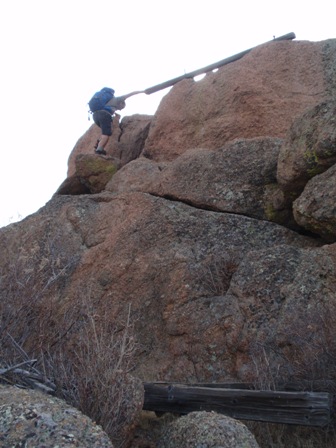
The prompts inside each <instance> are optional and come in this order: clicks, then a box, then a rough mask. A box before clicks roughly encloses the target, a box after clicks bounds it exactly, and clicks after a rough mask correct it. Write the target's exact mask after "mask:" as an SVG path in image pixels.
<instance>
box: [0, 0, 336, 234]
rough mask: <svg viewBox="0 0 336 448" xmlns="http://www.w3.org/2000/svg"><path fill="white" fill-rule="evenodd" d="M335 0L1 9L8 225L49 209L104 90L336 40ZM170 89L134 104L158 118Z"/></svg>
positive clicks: (73, 1)
mask: <svg viewBox="0 0 336 448" xmlns="http://www.w3.org/2000/svg"><path fill="white" fill-rule="evenodd" d="M333 5H334V0H320V1H319V2H313V3H310V2H309V3H308V2H307V1H306V0H305V1H303V0H302V1H301V0H295V1H293V0H282V1H269V0H267V1H266V0H265V1H259V0H254V1H251V0H243V1H239V0H234V1H233V0H232V1H230V2H229V1H225V0H207V1H203V2H196V1H191V0H190V1H189V0H179V1H176V0H170V1H163V0H162V1H161V0H127V1H124V0H120V1H115V0H55V1H54V0H29V1H28V0H11V1H8V2H7V1H6V2H5V1H3V2H1V6H0V41H1V56H0V57H1V71H0V73H1V78H0V98H1V102H0V118H1V120H0V123H1V136H0V139H1V140H0V141H1V151H0V166H1V175H0V194H1V196H0V199H1V202H0V226H3V225H7V224H8V223H9V222H13V221H17V220H19V219H21V218H23V217H25V216H27V215H28V214H31V213H33V212H35V211H37V210H38V209H39V208H40V207H42V206H43V205H44V204H45V203H46V202H47V201H48V200H49V199H50V198H51V197H52V195H53V193H54V192H55V191H56V190H57V188H58V186H59V185H60V184H61V183H62V182H63V180H64V179H65V178H66V173H67V160H68V157H69V154H70V152H71V151H72V149H73V147H74V146H75V144H76V142H77V140H78V139H79V138H80V137H81V136H82V135H83V133H84V132H85V131H86V130H87V129H88V127H89V126H90V125H91V124H92V121H91V122H89V121H88V118H87V110H88V109H87V102H88V100H89V99H90V97H91V95H92V94H93V93H94V92H95V91H96V90H99V89H100V88H101V87H104V86H110V87H113V88H114V89H115V91H116V95H122V94H125V93H128V92H130V91H133V90H142V89H145V88H147V87H150V86H152V85H155V84H158V83H160V82H163V81H165V80H168V79H170V78H173V77H175V76H179V75H182V74H183V73H185V72H190V71H192V70H195V69H197V68H200V67H204V66H206V65H209V64H211V63H213V62H217V61H219V60H221V59H224V58H226V57H228V56H231V55H233V54H235V53H238V52H240V51H243V50H246V49H248V48H252V47H254V46H256V45H258V44H261V43H264V42H266V41H269V40H272V39H273V36H276V37H278V36H281V35H284V34H287V33H289V32H294V33H295V34H296V40H310V41H320V40H325V39H329V38H336V32H335V18H334V10H333ZM166 93H167V90H166V91H164V92H161V93H157V94H153V95H138V96H135V97H133V98H130V99H129V100H127V107H126V109H124V110H123V115H132V114H134V113H141V114H142V113H144V114H154V113H155V110H156V109H157V107H158V104H159V102H160V100H161V98H162V96H163V95H165V94H166Z"/></svg>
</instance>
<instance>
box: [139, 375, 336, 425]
mask: <svg viewBox="0 0 336 448" xmlns="http://www.w3.org/2000/svg"><path fill="white" fill-rule="evenodd" d="M144 387H145V401H144V406H143V409H145V410H151V411H159V412H173V413H178V414H188V413H189V412H193V411H216V412H218V413H221V414H225V415H228V416H230V417H233V418H237V419H241V420H254V421H262V422H272V423H285V424H295V425H303V426H320V427H323V426H326V425H328V424H329V422H330V415H331V407H332V395H331V394H329V393H327V392H285V391H260V390H247V389H221V388H213V387H195V386H186V385H174V384H155V383H145V384H144Z"/></svg>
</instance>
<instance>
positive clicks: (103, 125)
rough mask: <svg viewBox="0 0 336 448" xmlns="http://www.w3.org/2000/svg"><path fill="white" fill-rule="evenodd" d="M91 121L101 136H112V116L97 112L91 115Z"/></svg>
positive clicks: (100, 111) (104, 112)
mask: <svg viewBox="0 0 336 448" xmlns="http://www.w3.org/2000/svg"><path fill="white" fill-rule="evenodd" d="M92 118H93V121H94V122H95V123H96V125H97V126H99V127H100V129H101V130H102V134H103V135H109V136H110V135H112V121H113V120H112V116H111V115H110V114H109V113H108V112H106V111H105V110H97V112H93V114H92Z"/></svg>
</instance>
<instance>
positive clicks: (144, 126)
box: [68, 114, 152, 177]
mask: <svg viewBox="0 0 336 448" xmlns="http://www.w3.org/2000/svg"><path fill="white" fill-rule="evenodd" d="M151 121H152V116H150V115H133V116H132V117H125V118H124V119H123V120H122V122H121V123H120V116H119V115H118V114H116V115H115V117H114V119H113V126H112V136H111V137H110V139H109V141H108V144H107V145H106V148H105V149H106V152H107V155H108V157H111V158H112V159H113V160H114V161H115V163H116V164H117V165H118V166H123V165H125V164H126V163H128V162H130V161H131V160H133V159H135V158H137V157H138V156H139V154H140V153H141V151H142V150H143V147H144V145H145V141H146V138H147V135H148V131H149V126H150V124H151ZM100 134H101V132H100V129H99V127H98V126H96V125H95V124H93V125H92V126H91V127H90V128H89V130H88V131H87V132H86V133H85V134H84V135H83V136H82V137H81V138H80V139H79V140H78V142H77V143H76V145H75V147H74V149H73V151H72V152H71V154H70V156H69V161H68V177H71V176H73V175H75V174H76V173H77V167H76V159H77V156H79V155H83V154H94V146H95V144H96V142H97V140H98V139H99V137H100Z"/></svg>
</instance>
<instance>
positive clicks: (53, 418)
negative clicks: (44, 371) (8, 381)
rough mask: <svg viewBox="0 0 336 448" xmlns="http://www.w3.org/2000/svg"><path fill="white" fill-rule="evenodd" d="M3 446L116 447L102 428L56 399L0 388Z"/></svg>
mask: <svg viewBox="0 0 336 448" xmlns="http://www.w3.org/2000/svg"><path fill="white" fill-rule="evenodd" d="M0 445H1V446H3V447H5V446H6V447H10V446H25V447H27V448H35V447H42V446H43V447H45V448H54V447H56V446H58V447H60V448H61V447H62V448H63V447H64V448H65V447H68V446H80V447H83V448H85V447H87V448H113V445H112V442H111V440H110V439H109V438H108V436H107V435H106V434H105V433H104V431H103V430H102V428H101V427H100V426H98V425H96V424H95V423H94V422H92V421H91V420H90V419H89V418H88V417H86V416H85V415H83V414H81V413H80V412H79V411H78V410H77V409H74V408H72V407H70V406H68V405H67V404H66V403H64V402H63V401H62V400H59V399H57V398H55V397H50V396H48V395H46V394H43V393H41V392H37V391H33V390H24V389H18V388H16V387H7V386H5V387H4V386H0Z"/></svg>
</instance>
